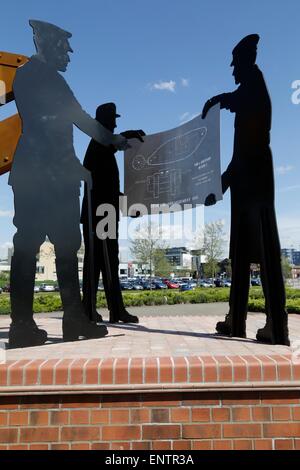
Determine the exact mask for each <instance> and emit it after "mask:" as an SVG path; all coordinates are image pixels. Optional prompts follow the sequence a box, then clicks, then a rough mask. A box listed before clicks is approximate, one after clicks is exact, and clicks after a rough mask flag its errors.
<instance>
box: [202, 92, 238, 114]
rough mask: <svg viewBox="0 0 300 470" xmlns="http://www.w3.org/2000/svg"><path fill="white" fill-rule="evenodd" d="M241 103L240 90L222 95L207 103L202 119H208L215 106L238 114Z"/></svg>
mask: <svg viewBox="0 0 300 470" xmlns="http://www.w3.org/2000/svg"><path fill="white" fill-rule="evenodd" d="M238 101H239V88H238V89H237V90H236V91H233V92H232V93H222V94H221V95H217V96H214V97H213V98H210V99H209V100H208V101H206V103H205V105H204V107H203V110H202V119H205V118H206V115H207V113H208V111H209V110H210V109H211V108H212V107H213V106H215V105H216V104H220V108H221V109H229V110H230V111H231V112H232V113H234V112H236V108H237V104H238Z"/></svg>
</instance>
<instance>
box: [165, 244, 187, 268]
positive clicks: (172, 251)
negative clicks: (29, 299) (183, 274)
mask: <svg viewBox="0 0 300 470" xmlns="http://www.w3.org/2000/svg"><path fill="white" fill-rule="evenodd" d="M166 258H167V260H168V261H169V263H170V264H171V266H174V267H176V268H177V269H181V268H185V269H189V270H191V269H192V255H191V253H190V251H189V250H188V249H187V248H185V247H183V246H180V247H173V248H167V249H166Z"/></svg>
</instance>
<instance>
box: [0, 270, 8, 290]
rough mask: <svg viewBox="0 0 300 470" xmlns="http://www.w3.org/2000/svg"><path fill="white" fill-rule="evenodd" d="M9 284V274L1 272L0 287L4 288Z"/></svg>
mask: <svg viewBox="0 0 300 470" xmlns="http://www.w3.org/2000/svg"><path fill="white" fill-rule="evenodd" d="M7 284H9V272H7V271H1V272H0V287H4V286H6V285H7Z"/></svg>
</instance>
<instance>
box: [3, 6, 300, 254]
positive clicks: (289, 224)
mask: <svg viewBox="0 0 300 470" xmlns="http://www.w3.org/2000/svg"><path fill="white" fill-rule="evenodd" d="M1 13H2V15H1V17H2V21H1V29H0V38H1V41H0V50H3V51H10V52H17V53H22V54H25V55H29V56H30V55H32V54H33V53H34V46H33V41H32V31H31V28H30V27H29V25H28V20H29V19H30V18H34V19H42V20H45V21H49V22H52V23H55V24H57V25H59V26H61V27H63V28H65V29H67V30H69V31H71V32H72V33H73V37H72V39H71V44H72V47H73V49H74V54H72V56H71V64H70V65H69V68H68V71H67V73H65V74H64V76H65V78H66V79H67V81H68V83H69V84H70V86H71V88H72V89H73V91H74V93H75V95H76V96H77V98H78V99H79V101H80V102H81V104H82V106H83V107H84V108H85V109H86V110H87V111H88V112H90V113H91V114H92V115H94V111H95V108H96V106H97V105H98V104H100V103H103V102H106V101H115V102H116V103H117V107H118V110H119V112H120V114H121V115H122V118H121V119H119V130H120V131H121V130H124V129H129V128H143V129H144V130H145V131H146V133H153V132H158V131H162V130H165V129H169V128H172V127H175V126H177V125H179V124H180V122H181V119H183V116H184V115H185V116H184V117H185V118H187V117H188V116H190V117H191V116H192V115H194V114H196V113H200V112H201V109H202V106H203V103H204V102H205V101H206V99H208V98H210V97H211V96H213V95H215V94H218V93H220V92H223V91H230V90H233V89H234V88H235V85H234V81H233V78H232V75H231V74H232V70H231V68H230V66H229V64H230V62H231V50H232V48H233V46H234V45H235V44H236V43H237V42H238V41H239V40H240V39H241V38H242V37H244V36H245V35H247V34H249V33H258V34H259V35H260V37H261V40H260V43H259V51H258V59H257V63H258V64H259V66H260V67H261V69H262V71H263V73H264V75H265V78H266V81H267V85H268V88H269V91H270V94H271V98H272V103H273V127H272V140H271V144H272V150H273V158H274V167H275V176H276V208H277V215H278V225H279V231H280V236H281V242H282V246H292V245H293V246H294V247H296V248H299V246H300V205H299V192H300V181H299V175H300V172H299V166H300V165H299V149H300V105H298V106H296V105H294V104H293V103H292V101H291V95H292V92H293V90H292V89H291V84H292V82H293V81H295V80H297V79H299V80H300V52H299V44H300V25H299V17H300V4H299V2H298V1H296V0H286V1H285V2H274V1H271V0H263V1H262V0H260V1H259V0H252V1H251V2H250V1H249V2H247V3H246V2H241V1H236V0H226V2H224V1H222V0H210V2H204V1H202V0H185V1H184V0H164V1H162V0H160V1H158V0H152V1H150V0H148V1H145V0H139V1H138V0H115V1H113V0H85V1H84V2H78V1H76V0H68V1H66V0H60V1H57V0H51V1H48V2H41V1H40V0H39V1H37V0H26V2H20V1H17V0H11V1H10V2H7V3H6V4H5V6H4V7H2V10H1ZM183 79H185V80H183ZM174 82H175V83H174ZM161 83H165V85H163V86H162V88H164V87H165V89H157V88H160V86H158V87H155V84H158V85H161ZM9 109H10V110H12V107H10V108H9ZM187 113H188V114H187ZM4 115H5V114H4V110H3V109H1V110H0V118H1V119H3V117H4ZM233 117H234V116H233V115H231V114H230V113H228V112H226V111H223V112H222V114H221V159H222V168H223V169H225V168H226V165H227V164H228V162H229V161H230V158H231V155H232V143H233ZM88 140H89V139H88V138H87V137H86V136H84V135H83V134H81V133H80V132H78V131H76V132H75V148H76V152H77V155H78V157H79V158H80V159H81V160H82V158H83V156H84V152H85V148H86V146H87V143H88ZM122 158H123V157H122V154H121V153H120V154H119V156H118V160H119V163H120V168H121V178H122V175H123V170H122ZM0 181H1V184H0V247H1V248H0V256H1V255H2V256H3V255H4V253H5V247H6V245H7V243H10V242H11V241H12V236H13V233H14V226H13V224H12V217H11V212H12V211H13V199H12V192H11V189H10V187H8V186H7V175H4V176H1V177H0ZM254 184H255V182H254ZM217 219H223V220H224V221H225V223H226V227H228V223H229V220H230V210H229V194H227V195H226V196H225V198H224V200H223V201H222V202H220V203H219V204H218V205H216V206H214V207H213V208H209V209H208V210H206V220H208V221H209V220H217Z"/></svg>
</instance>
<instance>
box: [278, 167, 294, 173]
mask: <svg viewBox="0 0 300 470" xmlns="http://www.w3.org/2000/svg"><path fill="white" fill-rule="evenodd" d="M293 169H294V167H293V166H292V165H282V166H277V167H276V173H277V174H278V175H286V174H287V173H289V172H290V171H292V170H293Z"/></svg>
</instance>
